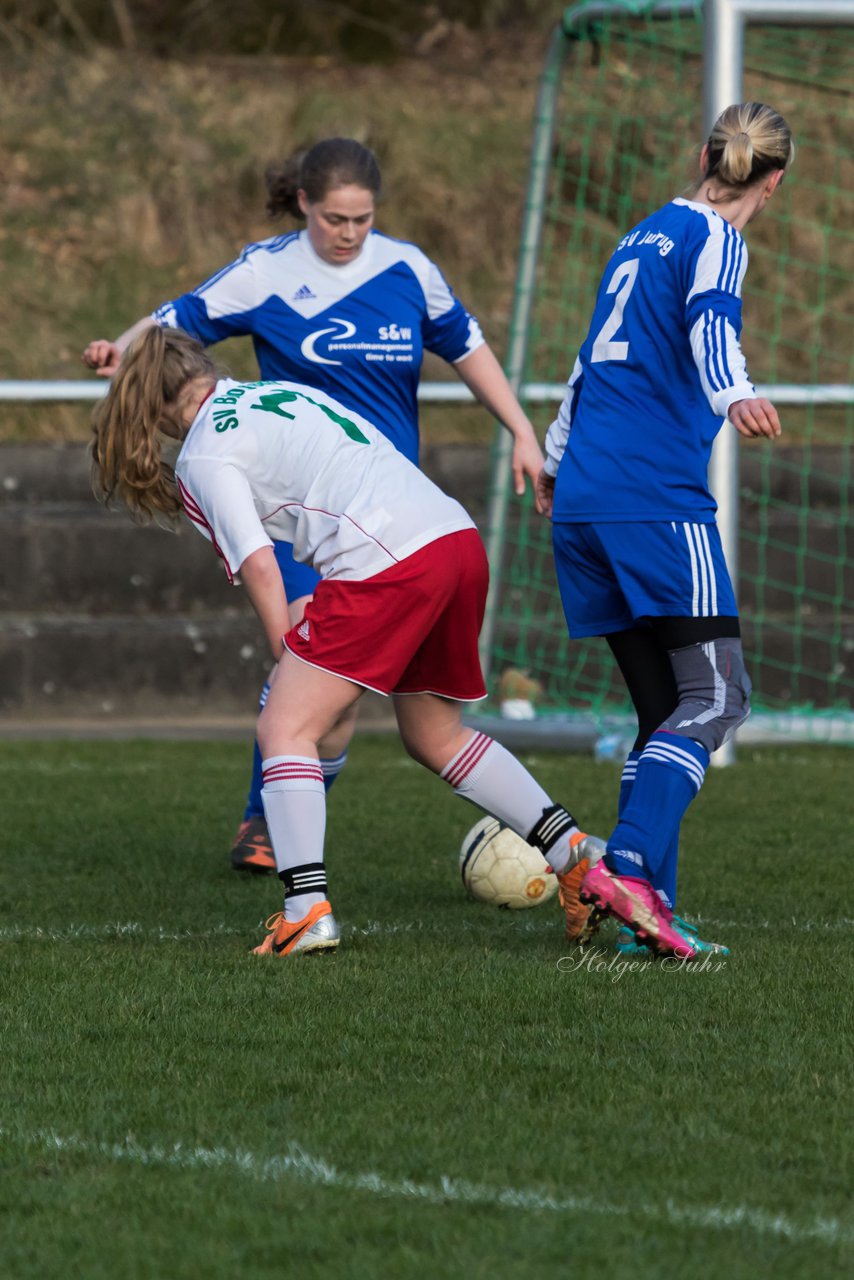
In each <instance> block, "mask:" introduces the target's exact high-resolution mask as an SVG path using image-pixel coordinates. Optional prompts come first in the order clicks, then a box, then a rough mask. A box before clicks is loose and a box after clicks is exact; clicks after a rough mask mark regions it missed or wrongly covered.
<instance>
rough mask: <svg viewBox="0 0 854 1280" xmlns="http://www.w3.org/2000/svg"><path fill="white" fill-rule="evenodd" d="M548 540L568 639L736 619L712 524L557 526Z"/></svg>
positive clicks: (617, 523)
mask: <svg viewBox="0 0 854 1280" xmlns="http://www.w3.org/2000/svg"><path fill="white" fill-rule="evenodd" d="M552 538H553V542H554V552H555V562H556V565H557V580H558V587H559V588H560V597H561V601H562V603H563V611H564V613H565V615H566V621H567V626H568V627H569V633H570V635H572V636H604V635H609V634H610V633H611V632H614V631H626V630H628V628H629V627H633V626H636V625H637V623H638V622H639V621H640V620H641V619H643V618H713V617H735V616H736V615H737V614H738V608H737V606H736V603H735V593H734V592H733V589H732V583H731V581H730V576H729V571H728V569H727V567H726V561H725V559H724V554H723V548H722V547H721V540H720V535H719V533H718V529H717V525H715V524H714V523H712V524H690V523H688V522H686V521H682V520H666V521H665V520H655V521H635V522H632V521H626V522H614V523H613V524H608V523H604V522H598V521H597V522H596V523H595V524H555V525H553V526H552Z"/></svg>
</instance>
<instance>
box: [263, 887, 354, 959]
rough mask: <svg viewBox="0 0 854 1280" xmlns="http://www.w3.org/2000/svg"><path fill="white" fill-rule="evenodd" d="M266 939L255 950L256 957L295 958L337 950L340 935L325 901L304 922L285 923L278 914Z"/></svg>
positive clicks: (286, 921)
mask: <svg viewBox="0 0 854 1280" xmlns="http://www.w3.org/2000/svg"><path fill="white" fill-rule="evenodd" d="M264 928H265V929H266V930H267V936H266V938H265V939H264V941H263V942H262V943H261V944H260V946H257V947H253V948H252V954H253V955H255V956H292V955H297V954H300V953H303V952H309V951H329V950H331V948H333V947H337V946H338V943H339V941H340V940H341V931H340V929H339V928H338V924H337V922H336V920H335V917H334V915H333V914H332V908H331V907H330V905H329V903H328V902H327V901H326V900H325V899H324V901H323V902H318V903H316V904H315V905H314V906H313V907H312V908H311V910H310V911H309V913H308V915H305V916H303V918H302V920H286V919H285V916H284V912H282V911H277V912H276V914H275V915H272V916H270V919H269V920H268V921H267V923H266V924H265V926H264Z"/></svg>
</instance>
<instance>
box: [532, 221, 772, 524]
mask: <svg viewBox="0 0 854 1280" xmlns="http://www.w3.org/2000/svg"><path fill="white" fill-rule="evenodd" d="M746 269H747V248H746V246H745V243H744V240H743V239H742V237H741V235H740V233H739V232H738V231H737V230H736V229H735V227H733V226H732V224H731V223H729V222H727V221H726V219H724V218H721V217H720V216H719V214H717V213H715V212H714V210H712V209H710V208H709V207H708V206H707V205H704V204H699V203H697V202H694V201H691V200H684V199H677V200H673V201H671V202H670V203H669V204H666V205H665V206H664V208H662V209H659V210H658V211H657V212H656V213H654V214H652V215H651V216H650V217H648V218H645V219H644V221H643V222H641V223H639V224H638V225H637V226H636V227H635V228H634V229H633V230H632V231H630V232H629V234H628V235H626V236H624V237H623V239H622V240H621V241H620V243H619V245H618V246H617V248H616V250H615V251H614V253H613V255H612V257H611V260H610V262H609V263H608V265H607V267H606V268H605V274H604V276H603V278H602V283H601V285H600V286H599V293H598V297H597V299H596V306H595V309H594V312H593V319H592V321H591V324H590V330H589V332H588V334H587V337H586V339H585V341H584V344H583V346H582V348H581V351H580V353H579V356H578V359H577V360H576V362H575V368H574V369H573V372H572V376H571V378H570V380H569V384H568V387H567V393H566V396H565V398H564V401H563V404H562V405H561V408H560V411H559V413H558V416H557V418H556V420H555V421H554V422H553V423H552V425H551V427H550V428H549V432H548V435H547V437H546V455H547V457H546V471H547V472H548V473H549V474H550V475H553V476H555V475H556V476H557V480H556V483H555V495H554V510H553V519H554V520H555V521H558V522H587V521H600V522H601V521H627V520H644V521H651V520H690V521H692V522H699V523H708V522H710V521H712V520H714V516H715V509H716V508H715V502H714V499H713V498H712V495H711V493H710V492H709V487H708V478H707V472H708V465H709V455H710V453H711V449H712V444H713V442H714V438H715V436H716V435H717V433H718V431H719V429H720V427H721V425H722V421H723V419H724V417H725V415H726V413H727V410H728V409H729V406H730V405H731V404H733V403H734V402H735V401H736V400H745V399H749V398H752V397H755V395H756V391H755V389H754V387H753V384H752V383H751V382H750V380H749V378H748V376H747V368H746V366H745V361H744V356H743V354H742V351H741V347H740V345H739V339H740V337H741V285H742V281H743V279H744V273H745V271H746Z"/></svg>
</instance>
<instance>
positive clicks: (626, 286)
mask: <svg viewBox="0 0 854 1280" xmlns="http://www.w3.org/2000/svg"><path fill="white" fill-rule="evenodd" d="M639 263H640V258H629V260H628V262H622V263H621V264H620V265H619V267H617V270H616V271H615V272H614V274H613V275H612V276H611V279H610V280H609V281H608V287H607V289H606V290H605V292H606V293H616V295H617V296H616V298H615V299H614V305H613V307H612V308H611V310H610V312H609V314H608V319H607V320H606V321H605V323H604V324H603V325H602V328H601V329H600V330H599V332H598V334H597V335H596V338H595V339H594V342H593V351H592V352H591V355H590V362H591V364H599V363H600V361H602V360H625V359H627V358H628V354H629V344H628V343H627V342H614V341H613V337H614V334H615V333H616V332H617V330H618V329H619V327H620V325H621V324H622V323H623V311H624V309H625V306H626V303H627V302H628V300H629V294H630V293H631V291H632V289H633V288H634V284H635V280H636V279H637V274H638V265H639Z"/></svg>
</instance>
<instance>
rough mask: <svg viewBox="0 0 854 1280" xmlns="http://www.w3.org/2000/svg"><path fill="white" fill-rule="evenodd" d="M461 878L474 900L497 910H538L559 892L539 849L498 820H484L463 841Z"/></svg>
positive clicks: (555, 877)
mask: <svg viewBox="0 0 854 1280" xmlns="http://www.w3.org/2000/svg"><path fill="white" fill-rule="evenodd" d="M460 875H461V876H462V878H463V884H464V885H465V887H466V889H467V890H468V892H469V893H470V894H471V896H472V897H473V898H477V900H478V902H491V903H492V905H493V906H496V907H511V908H514V909H517V910H518V909H519V908H522V907H538V906H540V904H541V903H543V902H548V900H549V898H552V897H554V895H555V894H556V893H557V876H555V875H552V874H551V872H550V871H549V870H548V864H547V863H546V860H545V858H544V857H543V855H542V854H541V853H540V851H539V849H535V848H533V846H532V845H529V844H526V843H525V841H524V840H523V839H522V837H521V836H517V835H516V833H515V831H511V830H510V828H509V827H505V826H504V823H503V822H499V821H498V819H497V818H489V817H487V818H481V820H480V822H478V823H476V824H475V825H474V826H473V827H472V829H471V831H469V833H468V835H467V836H466V837H465V839H464V840H463V843H462V847H461V848H460Z"/></svg>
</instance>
